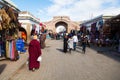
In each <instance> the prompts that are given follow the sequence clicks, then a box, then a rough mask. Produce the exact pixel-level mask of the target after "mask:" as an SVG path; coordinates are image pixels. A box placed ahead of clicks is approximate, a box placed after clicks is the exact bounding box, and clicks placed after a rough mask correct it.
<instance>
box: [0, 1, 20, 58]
mask: <svg viewBox="0 0 120 80" xmlns="http://www.w3.org/2000/svg"><path fill="white" fill-rule="evenodd" d="M0 5H1V7H0V57H5V58H8V59H10V60H17V59H18V54H17V50H16V39H17V38H18V30H19V27H20V25H19V23H18V20H17V17H18V11H17V10H14V9H13V8H12V7H10V6H8V5H6V4H3V3H2V2H0Z"/></svg>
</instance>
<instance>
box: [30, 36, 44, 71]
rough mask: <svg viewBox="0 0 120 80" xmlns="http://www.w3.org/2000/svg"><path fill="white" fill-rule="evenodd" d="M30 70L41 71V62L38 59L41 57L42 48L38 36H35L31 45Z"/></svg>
mask: <svg viewBox="0 0 120 80" xmlns="http://www.w3.org/2000/svg"><path fill="white" fill-rule="evenodd" d="M28 51H29V70H32V71H35V69H39V67H40V62H38V61H37V58H38V57H39V56H41V54H42V52H41V47H40V43H39V41H38V40H37V35H33V39H32V40H31V41H30V43H29V48H28Z"/></svg>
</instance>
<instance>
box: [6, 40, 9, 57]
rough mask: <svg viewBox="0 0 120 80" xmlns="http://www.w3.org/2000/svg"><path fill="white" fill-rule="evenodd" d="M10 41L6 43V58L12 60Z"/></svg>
mask: <svg viewBox="0 0 120 80" xmlns="http://www.w3.org/2000/svg"><path fill="white" fill-rule="evenodd" d="M9 50H10V49H9V41H6V58H10V56H9Z"/></svg>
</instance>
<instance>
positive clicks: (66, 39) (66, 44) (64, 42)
mask: <svg viewBox="0 0 120 80" xmlns="http://www.w3.org/2000/svg"><path fill="white" fill-rule="evenodd" d="M67 41H68V37H67V35H65V36H64V41H63V52H65V53H66V52H67V47H68V43H67Z"/></svg>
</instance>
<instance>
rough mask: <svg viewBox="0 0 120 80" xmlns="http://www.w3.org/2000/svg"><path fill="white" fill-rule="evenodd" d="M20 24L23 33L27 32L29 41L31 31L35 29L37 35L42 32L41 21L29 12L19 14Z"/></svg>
mask: <svg viewBox="0 0 120 80" xmlns="http://www.w3.org/2000/svg"><path fill="white" fill-rule="evenodd" d="M18 19H19V23H20V24H21V27H22V28H23V29H24V30H23V29H21V30H22V31H25V33H26V35H27V39H28V40H29V38H30V35H31V31H32V29H33V28H35V30H36V31H37V33H39V32H40V20H39V19H38V18H36V17H35V16H33V15H32V14H31V13H29V12H27V11H22V12H20V13H19V17H18Z"/></svg>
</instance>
